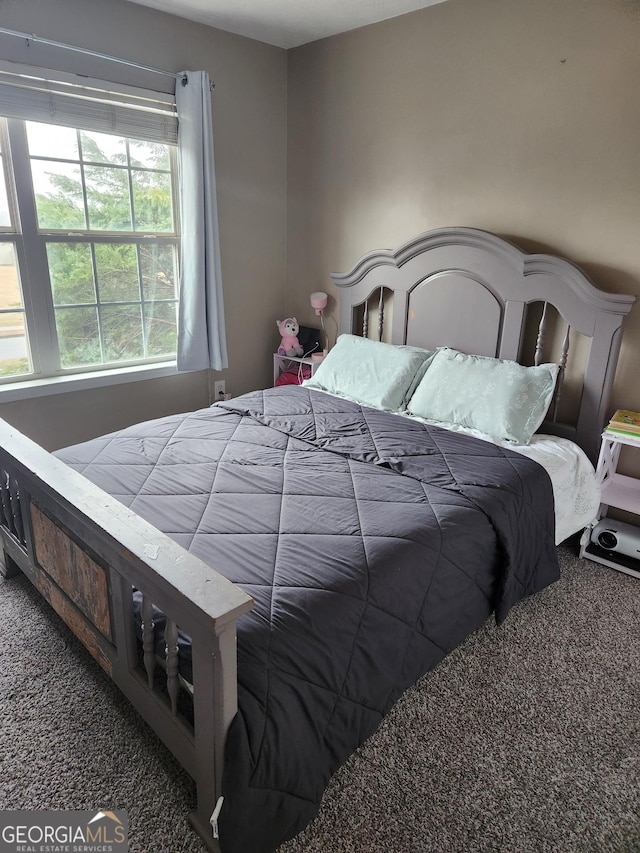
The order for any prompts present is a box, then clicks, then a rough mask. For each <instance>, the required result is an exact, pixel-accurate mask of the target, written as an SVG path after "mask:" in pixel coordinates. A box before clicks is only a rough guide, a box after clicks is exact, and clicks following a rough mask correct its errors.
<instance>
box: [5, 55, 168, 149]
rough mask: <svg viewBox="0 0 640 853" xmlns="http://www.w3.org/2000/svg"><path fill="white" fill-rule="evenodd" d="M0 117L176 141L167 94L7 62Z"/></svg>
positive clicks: (131, 136)
mask: <svg viewBox="0 0 640 853" xmlns="http://www.w3.org/2000/svg"><path fill="white" fill-rule="evenodd" d="M178 85H180V84H179V83H178ZM0 115H4V116H7V117H9V118H19V119H27V120H31V121H40V122H47V123H49V124H59V125H65V126H67V127H77V128H80V129H82V130H93V131H97V132H100V133H112V134H120V135H122V136H125V137H129V138H135V139H144V140H146V141H151V142H161V143H166V144H169V145H176V144H177V140H178V119H177V115H176V108H175V98H174V97H172V96H170V95H167V94H165V93H161V92H151V91H146V90H141V89H134V88H132V87H128V86H122V85H120V84H114V83H106V82H104V81H99V80H91V79H89V78H86V77H82V78H80V77H76V76H75V75H70V74H64V73H62V72H55V73H50V72H49V71H46V72H45V71H43V69H40V68H31V67H29V66H18V65H13V64H10V63H6V62H0Z"/></svg>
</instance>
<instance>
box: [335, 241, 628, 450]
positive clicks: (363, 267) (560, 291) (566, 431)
mask: <svg viewBox="0 0 640 853" xmlns="http://www.w3.org/2000/svg"><path fill="white" fill-rule="evenodd" d="M331 278H332V279H333V281H334V283H335V284H336V285H337V286H338V287H339V288H341V289H343V294H342V295H341V298H340V330H341V331H342V332H353V333H360V330H359V329H356V328H355V326H354V322H355V320H354V318H355V309H356V308H357V307H358V306H362V305H363V304H364V303H367V301H368V299H369V298H370V296H371V295H372V294H374V293H376V291H379V292H380V294H381V302H380V304H381V307H382V295H383V293H391V294H392V306H393V308H392V311H391V312H387V313H391V315H392V321H391V332H390V334H386V335H385V339H388V340H389V339H390V340H391V342H392V343H397V344H404V343H411V344H414V345H417V346H423V347H425V348H427V349H431V348H435V347H436V346H442V345H447V344H448V345H450V346H455V347H456V348H458V349H464V350H465V351H467V352H476V353H479V354H483V355H495V356H499V357H501V358H511V359H514V360H519V359H520V358H521V347H522V343H523V340H524V337H525V332H526V328H525V321H526V314H527V312H526V308H527V306H528V305H530V304H531V303H534V302H542V303H544V304H545V305H552V306H553V307H554V308H555V309H556V310H557V312H558V314H559V315H560V317H561V318H562V319H563V320H564V322H565V323H566V325H567V332H566V336H565V344H564V345H563V352H562V355H561V357H560V358H559V359H558V360H559V361H560V363H561V364H562V366H563V368H564V364H563V361H564V362H566V360H567V350H568V347H569V330H570V329H571V330H574V331H575V332H577V333H579V334H580V335H584V336H586V337H587V338H590V339H591V346H590V347H589V353H588V358H587V363H586V365H585V368H584V383H583V388H582V394H581V398H580V404H579V412H578V415H577V420H576V423H575V424H556V423H545V424H544V425H543V426H544V428H545V429H546V431H548V432H555V433H557V434H560V435H565V436H567V437H570V438H572V439H574V440H575V441H576V442H577V443H578V444H580V445H581V446H582V447H583V448H584V450H585V451H586V452H587V453H588V455H589V456H590V457H591V458H592V459H593V458H595V455H596V454H597V448H598V444H599V436H600V433H601V431H602V428H603V424H604V423H605V420H606V418H607V417H608V416H609V413H608V411H607V405H608V401H609V396H610V392H611V386H612V384H613V378H614V375H615V368H616V364H617V359H618V354H619V349H620V339H621V327H622V323H623V320H624V317H625V316H626V315H627V314H628V313H629V311H630V310H631V307H632V305H633V303H634V302H635V299H636V297H635V296H630V295H627V294H609V293H605V292H604V291H601V290H598V288H597V287H595V286H594V285H593V284H592V282H591V281H590V280H589V279H588V278H587V277H586V275H585V274H584V273H583V272H582V271H581V270H580V269H579V268H578V267H577V266H576V265H575V264H572V263H571V262H569V261H568V260H566V259H564V258H559V257H555V256H553V255H546V254H530V255H528V254H526V253H525V252H523V251H521V250H520V249H519V248H518V247H517V246H515V245H514V244H513V243H510V242H509V241H507V240H504V239H502V238H501V237H497V236H496V235H495V234H490V233H488V232H487V231H482V230H480V229H476V228H439V229H437V230H435V231H429V232H427V233H424V234H420V235H418V236H417V237H414V238H412V239H411V240H408V241H407V242H406V243H403V244H402V245H401V246H400V247H399V248H397V249H395V250H393V251H390V250H387V249H380V250H377V251H373V252H369V253H367V254H366V255H364V256H363V257H362V258H361V259H360V260H359V261H358V262H357V263H356V264H355V265H354V266H353V267H352V268H351V269H350V270H349V271H348V272H345V273H332V274H331ZM545 315H546V311H545ZM545 322H546V320H544V319H543V321H542V322H541V326H540V330H539V332H538V338H539V341H540V342H541V341H542V339H543V338H544V335H545V326H544V323H545ZM380 327H382V323H380ZM476 340H477V341H478V343H477V344H476V347H477V348H476V349H474V342H475V341H476ZM461 341H462V342H464V344H463V345H461ZM538 349H541V347H540V348H538V347H537V348H536V358H537V356H538V354H539V353H538Z"/></svg>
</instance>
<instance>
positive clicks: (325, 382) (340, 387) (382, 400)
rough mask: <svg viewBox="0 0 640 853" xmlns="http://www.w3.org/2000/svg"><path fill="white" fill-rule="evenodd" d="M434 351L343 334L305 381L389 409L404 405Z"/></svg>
mask: <svg viewBox="0 0 640 853" xmlns="http://www.w3.org/2000/svg"><path fill="white" fill-rule="evenodd" d="M433 356H434V353H433V352H432V351H429V350H424V349H420V348H419V347H409V346H395V345H394V344H385V343H381V342H379V341H372V340H371V339H370V338H360V337H358V336H356V335H340V337H339V338H338V340H337V342H336V345H335V346H334V347H333V349H331V350H330V351H329V352H328V354H327V355H326V356H325V358H324V360H323V361H322V362H321V363H320V365H319V366H318V367H317V369H316V371H315V373H314V375H313V376H312V377H311V379H307V380H305V381H304V382H303V383H302V384H303V385H306V386H308V387H310V388H319V389H320V390H322V391H329V392H330V393H332V394H340V395H341V396H343V397H349V399H351V400H356V401H357V402H359V403H364V404H365V405H367V406H373V407H375V408H378V409H386V410H388V411H399V410H401V409H404V408H405V406H406V403H407V400H408V399H409V397H410V396H411V393H412V391H413V390H414V388H415V387H416V384H417V381H418V380H419V378H420V376H421V375H422V371H423V370H424V369H425V366H428V363H429V359H431V358H432V357H433Z"/></svg>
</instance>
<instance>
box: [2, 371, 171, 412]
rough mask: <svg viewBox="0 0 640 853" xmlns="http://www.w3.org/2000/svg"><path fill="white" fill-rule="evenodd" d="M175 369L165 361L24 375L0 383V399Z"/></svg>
mask: <svg viewBox="0 0 640 853" xmlns="http://www.w3.org/2000/svg"><path fill="white" fill-rule="evenodd" d="M177 373H178V368H177V367H176V363H175V361H172V362H169V363H164V364H149V365H139V364H138V365H136V366H135V367H119V368H114V369H113V370H100V371H96V372H95V373H74V374H73V375H67V376H50V377H47V378H43V379H25V380H24V382H12V383H11V384H9V385H5V386H3V387H0V403H11V402H13V401H14V400H26V399H31V398H33V397H47V396H49V395H50V394H64V393H66V392H68V391H84V390H86V389H88V388H103V387H105V386H108V385H120V384H122V383H124V382H139V381H141V380H143V379H156V378H158V377H160V376H175V375H176V374H177Z"/></svg>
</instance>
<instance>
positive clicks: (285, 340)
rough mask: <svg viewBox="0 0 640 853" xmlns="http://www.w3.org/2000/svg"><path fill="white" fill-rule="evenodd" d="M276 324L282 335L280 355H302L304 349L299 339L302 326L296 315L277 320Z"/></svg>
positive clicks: (279, 348)
mask: <svg viewBox="0 0 640 853" xmlns="http://www.w3.org/2000/svg"><path fill="white" fill-rule="evenodd" d="M276 326H277V327H278V330H279V331H280V334H281V335H282V340H281V341H280V346H279V347H278V355H289V356H301V355H303V349H302V347H301V346H300V341H299V340H298V337H297V335H298V331H299V329H300V326H299V325H298V321H297V320H296V318H295V317H285V319H284V320H276Z"/></svg>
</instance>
